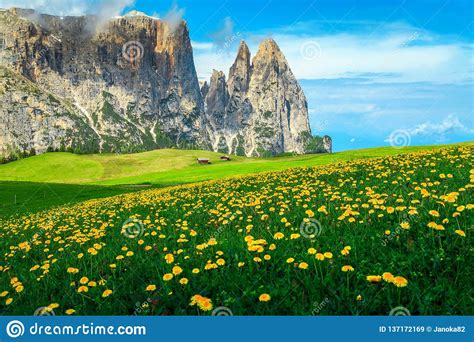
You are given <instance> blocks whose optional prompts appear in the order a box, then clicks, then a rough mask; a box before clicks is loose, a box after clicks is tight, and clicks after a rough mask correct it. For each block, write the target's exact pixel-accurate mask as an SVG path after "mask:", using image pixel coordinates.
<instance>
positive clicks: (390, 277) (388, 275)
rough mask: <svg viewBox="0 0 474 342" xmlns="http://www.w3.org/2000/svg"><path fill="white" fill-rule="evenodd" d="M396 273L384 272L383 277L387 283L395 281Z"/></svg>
mask: <svg viewBox="0 0 474 342" xmlns="http://www.w3.org/2000/svg"><path fill="white" fill-rule="evenodd" d="M393 278H395V277H394V275H393V274H392V273H390V272H384V273H382V279H383V280H385V281H386V282H387V283H391V282H392V281H393Z"/></svg>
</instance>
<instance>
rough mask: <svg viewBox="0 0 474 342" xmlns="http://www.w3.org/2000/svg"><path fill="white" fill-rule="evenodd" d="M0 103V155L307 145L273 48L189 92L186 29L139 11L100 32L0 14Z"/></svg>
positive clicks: (243, 53) (303, 107) (301, 102)
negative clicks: (56, 151) (67, 151)
mask: <svg viewBox="0 0 474 342" xmlns="http://www.w3.org/2000/svg"><path fill="white" fill-rule="evenodd" d="M0 102H1V103H2V106H1V108H0V154H3V155H8V154H12V153H18V151H23V152H24V151H32V153H42V152H44V151H47V150H73V151H78V152H106V151H111V152H134V151H142V150H149V149H153V148H163V147H180V148H191V147H193V148H204V149H213V150H216V151H222V152H225V153H235V154H241V155H247V156H257V155H265V154H276V153H282V152H296V153H305V152H307V151H308V148H309V147H308V146H312V145H311V142H313V143H314V139H312V138H311V133H310V127H309V124H308V110H307V103H306V99H305V96H304V94H303V91H302V90H301V87H300V86H299V85H298V82H297V81H296V79H295V77H294V76H293V74H292V72H291V70H290V68H289V66H288V63H287V61H286V60H285V57H284V56H283V54H282V52H281V51H280V49H279V48H278V46H277V44H276V43H275V42H274V41H273V40H266V41H264V42H263V43H262V44H261V45H260V48H259V50H258V52H257V54H256V56H255V57H254V58H253V60H252V61H251V60H250V52H249V49H248V47H247V46H246V44H245V43H244V42H242V43H241V45H240V48H239V51H238V54H237V58H236V60H235V62H234V64H233V66H232V67H231V69H230V71H229V77H228V80H226V78H225V75H224V74H223V73H222V72H217V71H215V72H214V73H213V75H212V77H211V80H210V83H209V85H207V83H206V84H204V85H203V86H202V87H201V89H200V87H199V83H198V78H197V75H196V70H195V66H194V60H193V51H192V47H191V42H190V38H189V32H188V28H187V25H186V23H185V22H184V21H182V22H181V23H179V24H178V25H176V26H174V25H173V26H171V25H169V24H167V23H166V22H164V21H160V20H158V19H156V18H152V17H149V16H146V15H142V14H140V13H133V14H131V15H126V16H123V17H117V18H113V19H111V20H109V21H108V22H106V23H102V22H100V21H99V20H98V18H96V17H94V16H83V17H57V16H51V15H44V14H38V13H36V12H34V11H32V10H22V9H10V10H0ZM318 144H319V142H318ZM318 144H317V145H318ZM313 145H314V144H313ZM311 149H312V150H315V148H314V146H313V147H311ZM316 149H319V150H323V145H322V142H321V143H320V144H319V145H318V147H317V148H316Z"/></svg>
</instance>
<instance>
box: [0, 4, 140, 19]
mask: <svg viewBox="0 0 474 342" xmlns="http://www.w3.org/2000/svg"><path fill="white" fill-rule="evenodd" d="M134 2H135V0H96V1H87V0H68V1H64V0H29V1H24V0H2V2H1V7H3V8H10V7H19V8H29V9H34V10H36V11H37V12H39V13H45V14H52V15H61V16H66V15H70V16H79V15H85V14H98V15H99V16H107V17H108V18H112V17H114V16H116V15H119V14H121V12H122V10H123V9H124V8H125V7H127V6H131V5H133V3H134Z"/></svg>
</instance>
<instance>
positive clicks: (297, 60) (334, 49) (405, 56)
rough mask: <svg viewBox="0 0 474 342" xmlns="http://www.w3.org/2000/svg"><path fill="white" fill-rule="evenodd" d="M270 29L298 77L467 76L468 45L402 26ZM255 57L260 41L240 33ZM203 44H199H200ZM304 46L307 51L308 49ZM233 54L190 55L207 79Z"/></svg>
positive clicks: (449, 80) (402, 79) (412, 78)
mask: <svg viewBox="0 0 474 342" xmlns="http://www.w3.org/2000/svg"><path fill="white" fill-rule="evenodd" d="M305 32H306V33H304V34H303V33H300V32H291V31H289V30H288V29H281V30H280V31H278V30H273V34H272V38H273V39H275V41H276V42H277V43H278V45H279V46H280V48H281V50H282V51H283V53H284V54H285V56H286V58H287V60H288V62H289V64H290V67H291V68H292V71H293V73H294V74H295V75H296V77H297V78H298V79H335V78H343V77H357V76H358V75H361V74H362V75H371V77H373V78H376V79H377V81H378V82H390V83H393V82H438V83H452V82H461V81H466V80H468V79H470V78H472V66H471V64H472V63H471V58H472V53H473V47H474V45H473V44H462V43H460V42H454V41H448V42H447V41H446V40H445V39H443V37H439V36H436V35H434V34H430V33H429V32H426V31H424V30H419V29H417V28H415V27H410V26H407V25H387V26H386V27H384V29H383V30H379V31H377V34H368V33H366V32H360V31H354V32H349V33H337V34H333V35H327V34H314V35H310V34H308V32H311V30H306V31H305ZM245 37H246V41H247V43H248V44H249V48H250V50H251V51H252V52H253V53H255V52H256V51H257V49H258V43H259V42H260V41H262V40H263V39H264V38H265V37H264V36H263V35H259V34H248V33H247V34H245ZM201 43H204V42H201ZM308 47H309V48H308ZM234 50H235V51H232V53H230V54H228V55H221V56H216V55H217V54H218V53H216V52H215V51H212V50H202V51H197V53H196V61H197V63H196V65H197V71H198V75H199V76H200V77H201V78H207V77H209V75H210V72H211V70H208V69H209V67H208V66H209V65H212V66H213V68H215V69H219V70H222V71H224V72H227V71H228V69H229V67H230V66H231V65H232V63H233V60H234V58H235V53H236V49H234Z"/></svg>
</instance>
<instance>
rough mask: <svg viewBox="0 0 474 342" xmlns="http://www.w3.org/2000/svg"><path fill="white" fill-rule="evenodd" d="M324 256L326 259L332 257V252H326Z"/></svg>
mask: <svg viewBox="0 0 474 342" xmlns="http://www.w3.org/2000/svg"><path fill="white" fill-rule="evenodd" d="M324 257H325V258H326V259H332V253H331V252H326V253H324Z"/></svg>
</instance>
